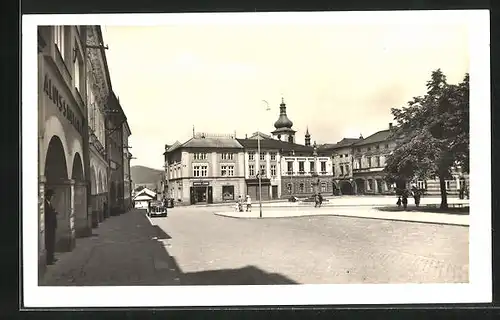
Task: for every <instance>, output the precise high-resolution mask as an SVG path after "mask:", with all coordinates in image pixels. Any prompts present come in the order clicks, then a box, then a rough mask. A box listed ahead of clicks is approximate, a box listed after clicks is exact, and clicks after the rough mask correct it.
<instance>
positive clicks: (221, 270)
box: [21, 10, 492, 308]
mask: <svg viewBox="0 0 500 320" xmlns="http://www.w3.org/2000/svg"><path fill="white" fill-rule="evenodd" d="M22 31H23V32H22V33H23V34H22V36H23V37H22V45H23V52H22V55H23V56H22V65H23V67H22V75H23V78H22V88H23V95H22V121H23V134H22V141H23V143H22V152H23V167H22V168H23V182H22V183H23V213H22V235H23V246H22V248H21V250H22V259H23V273H22V277H23V300H24V304H25V306H26V307H32V308H37V307H43V308H49V307H68V308H74V307H168V306H173V307H179V306H245V305H253V306H266V305H267V306H271V305H337V304H343V305H350V304H353V305H354V304H368V305H372V304H373V305H377V304H389V303H390V304H422V303H427V304H429V303H475V302H491V299H492V292H491V287H492V284H491V275H492V270H491V182H490V181H491V180H490V179H491V167H490V161H489V159H490V158H491V147H490V145H491V144H490V76H489V68H490V65H489V61H490V56H489V41H490V35H489V12H488V11H487V10H460V11H452V10H440V11H378V12H377V11H372V12H272V13H271V12H267V13H257V12H250V13H184V14H180V13H178V14H173V13H172V14H88V15H24V16H23V18H22ZM69 295H70V296H71V299H68V298H67V297H68V296H69ZM65 297H66V298H65Z"/></svg>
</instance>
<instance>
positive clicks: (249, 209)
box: [247, 194, 252, 212]
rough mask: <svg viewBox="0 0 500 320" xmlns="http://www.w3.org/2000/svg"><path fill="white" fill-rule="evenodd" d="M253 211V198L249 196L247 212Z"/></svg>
mask: <svg viewBox="0 0 500 320" xmlns="http://www.w3.org/2000/svg"><path fill="white" fill-rule="evenodd" d="M249 211H252V198H250V195H248V194H247V212H249Z"/></svg>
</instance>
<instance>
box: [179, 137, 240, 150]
mask: <svg viewBox="0 0 500 320" xmlns="http://www.w3.org/2000/svg"><path fill="white" fill-rule="evenodd" d="M182 147H183V148H227V149H242V148H243V146H242V145H241V144H240V143H239V142H238V140H237V139H232V138H218V137H217V138H211V137H206V138H191V139H189V140H188V141H186V142H184V143H183V144H182Z"/></svg>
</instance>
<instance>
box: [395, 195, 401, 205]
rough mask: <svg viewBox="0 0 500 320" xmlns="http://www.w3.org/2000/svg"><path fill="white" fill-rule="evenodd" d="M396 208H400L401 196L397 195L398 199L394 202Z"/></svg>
mask: <svg viewBox="0 0 500 320" xmlns="http://www.w3.org/2000/svg"><path fill="white" fill-rule="evenodd" d="M396 204H397V205H398V208H401V196H398V201H397V202H396Z"/></svg>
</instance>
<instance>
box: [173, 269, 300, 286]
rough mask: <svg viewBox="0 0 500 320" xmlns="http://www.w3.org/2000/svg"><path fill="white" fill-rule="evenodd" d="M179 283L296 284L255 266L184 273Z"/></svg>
mask: <svg viewBox="0 0 500 320" xmlns="http://www.w3.org/2000/svg"><path fill="white" fill-rule="evenodd" d="M180 281H181V283H180V284H181V285H191V286H194V285H272V284H278V285H279V284H297V282H295V281H293V280H291V279H289V278H287V277H285V276H283V275H280V274H278V273H268V272H265V271H264V270H262V269H259V268H257V267H255V266H247V267H244V268H239V269H222V270H209V271H200V272H189V273H184V274H182V275H181V277H180Z"/></svg>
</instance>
